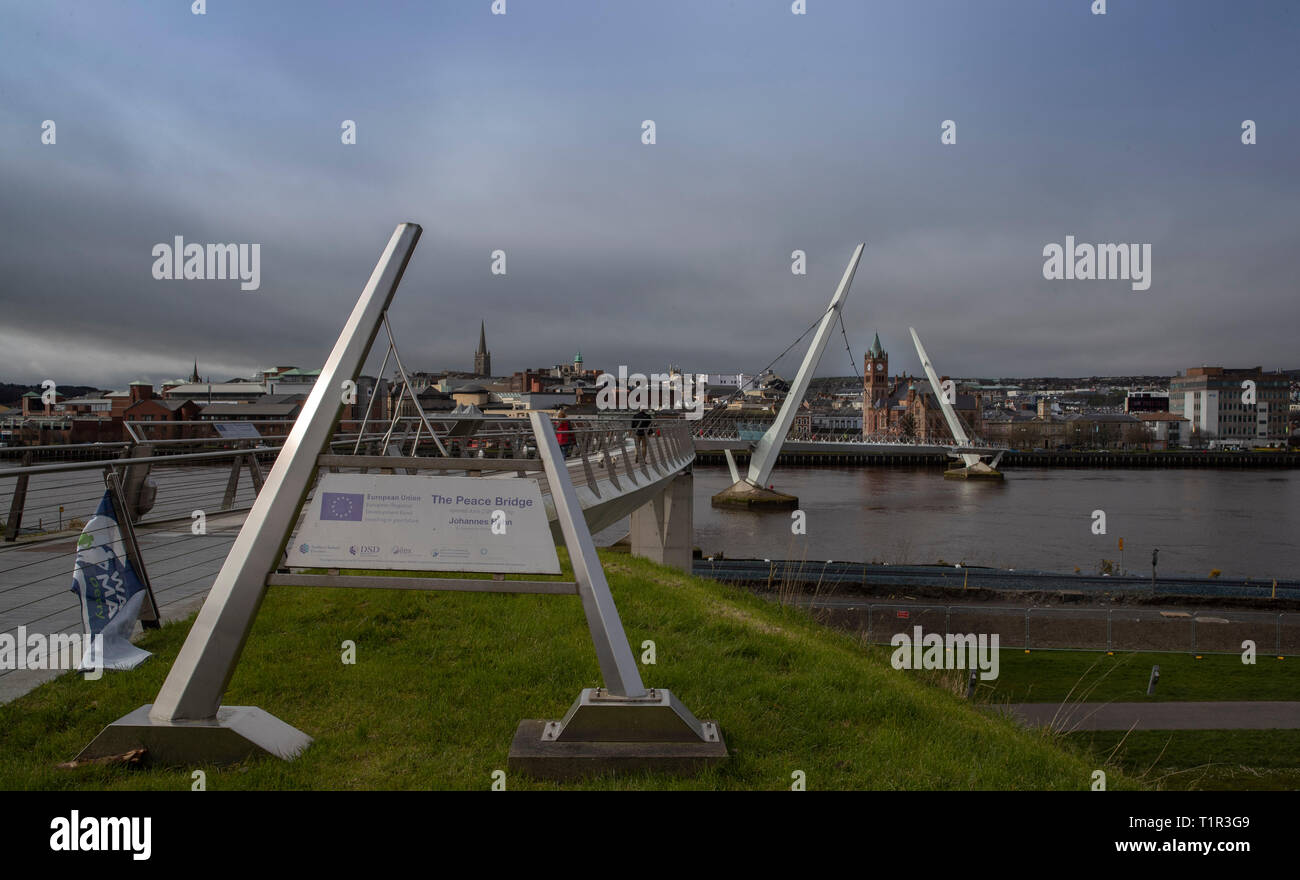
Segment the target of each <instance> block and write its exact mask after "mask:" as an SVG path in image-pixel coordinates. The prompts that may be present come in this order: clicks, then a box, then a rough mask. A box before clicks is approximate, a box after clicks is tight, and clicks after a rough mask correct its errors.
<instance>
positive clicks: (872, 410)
mask: <svg viewBox="0 0 1300 880" xmlns="http://www.w3.org/2000/svg"><path fill="white" fill-rule="evenodd" d="M863 366H864V370H863V376H862V434H863V436H864V437H872V436H876V437H881V436H886V437H906V438H915V439H916V440H919V441H920V442H922V443H948V442H951V441H952V439H953V437H952V432H951V431H949V430H948V422H947V420H946V419H945V418H944V415H943V408H942V407H941V406H940V404H939V400H938V398H936V397H935V395H934V389H932V388H931V387H930V383H929V381H928V380H926V379H918V378H915V377H913V376H907V375H898V376H891V375H890V374H889V354H888V353H887V352H886V351H885V350H884V349H883V348H882V347H881V345H880V334H879V333H877V334H876V337H875V341H873V342H872V343H871V348H870V349H869V350H868V351H867V354H866V357H865V359H864V362H863ZM944 379H946V377H942V378H941V380H940V381H943V380H944ZM953 409H955V410H956V411H957V418H958V419H960V420H961V421H962V423H963V424H964V425H966V427H967V429H968V430H969V432H970V433H971V434H973V435H977V434H980V433H981V432H982V429H983V419H982V416H981V403H980V395H978V394H970V393H959V394H955V395H954V400H953Z"/></svg>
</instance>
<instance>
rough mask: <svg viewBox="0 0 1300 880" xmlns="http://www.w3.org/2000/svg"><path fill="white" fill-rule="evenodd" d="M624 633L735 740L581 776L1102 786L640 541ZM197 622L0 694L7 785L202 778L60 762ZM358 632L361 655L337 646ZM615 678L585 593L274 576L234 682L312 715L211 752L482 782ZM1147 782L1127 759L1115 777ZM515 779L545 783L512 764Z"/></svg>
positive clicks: (617, 784)
mask: <svg viewBox="0 0 1300 880" xmlns="http://www.w3.org/2000/svg"><path fill="white" fill-rule="evenodd" d="M603 558H604V561H605V566H606V571H607V572H608V574H609V577H610V581H611V585H612V587H613V590H614V594H615V597H616V599H617V601H618V605H619V610H620V612H621V614H622V617H623V621H624V625H625V627H626V629H627V633H628V637H629V640H630V641H631V642H632V645H633V647H634V649H635V650H636V652H637V653H638V655H639V654H640V647H639V646H640V645H641V642H642V641H643V640H645V639H653V640H654V641H655V643H656V646H657V652H658V663H657V665H654V666H649V667H643V674H644V678H645V680H646V683H647V684H649V685H651V686H657V687H666V688H670V689H672V690H673V691H674V693H676V694H678V695H679V696H680V697H681V698H682V700H683V701H684V702H685V703H686V705H687V706H688V707H690V708H691V709H692V710H693V711H694V712H695V713H696V715H698V716H699V717H701V718H707V719H716V720H717V721H719V722H720V724H721V726H722V730H723V735H724V736H725V737H726V739H727V743H728V746H729V748H730V749H731V753H732V757H731V759H730V761H728V762H727V764H726V766H724V767H723V768H721V769H715V770H711V771H709V772H707V773H705V774H703V775H700V776H697V777H692V778H682V779H678V778H672V777H665V776H656V775H647V776H641V777H633V778H617V779H598V780H593V781H589V782H587V783H584V784H582V785H581V786H569V787H586V788H709V789H711V788H725V789H785V788H788V787H789V786H790V782H791V773H792V772H793V771H795V770H802V771H804V772H805V773H806V774H807V785H808V788H809V789H840V788H844V789H972V788H980V789H1074V790H1086V789H1087V788H1088V787H1089V784H1090V780H1091V773H1092V771H1093V769H1095V764H1094V763H1093V762H1092V760H1091V759H1089V758H1087V757H1086V756H1085V752H1084V751H1083V749H1081V748H1075V747H1072V746H1064V747H1063V746H1061V745H1059V744H1058V742H1057V741H1056V740H1053V739H1051V738H1049V737H1047V736H1045V735H1043V734H1040V733H1034V732H1029V731H1024V730H1021V729H1019V728H1017V727H1016V726H1015V725H1014V724H1012V723H1011V722H1010V721H1007V720H1004V719H1002V718H995V717H990V716H988V715H985V714H983V713H980V712H978V711H976V710H974V709H972V708H971V707H970V706H969V705H968V704H967V703H965V702H964V701H962V700H961V699H959V698H958V697H956V696H955V695H954V694H952V693H950V692H949V691H947V690H945V689H944V688H943V687H936V686H934V684H932V683H928V682H927V681H926V680H923V679H921V678H918V677H916V676H917V675H918V674H917V673H909V672H901V671H896V670H894V669H892V668H890V666H889V664H888V656H889V654H888V650H887V649H884V648H878V647H872V648H864V647H861V646H860V645H859V644H858V643H857V642H856V641H855V640H854V639H853V638H851V637H849V636H846V635H843V634H840V633H836V632H832V631H829V630H826V629H824V628H821V627H819V626H818V625H816V624H815V623H813V622H812V621H811V620H810V619H809V618H807V617H806V616H805V615H804V614H802V613H801V612H796V611H788V610H783V609H781V608H779V607H776V606H773V605H770V604H768V603H766V602H764V601H763V600H761V599H757V598H754V597H752V596H749V595H747V594H745V593H743V592H741V591H739V590H736V589H734V588H730V587H725V586H722V585H719V584H717V583H714V582H711V581H706V580H702V579H695V578H689V577H686V576H683V575H680V574H677V573H675V572H671V571H669V570H668V569H664V568H661V567H658V566H654V565H652V564H651V563H648V562H645V561H643V560H638V559H631V558H629V557H627V556H620V555H617V554H607V555H606V554H603ZM188 629H189V625H188V623H183V624H178V625H173V626H168V627H164V628H163V629H162V630H161V631H159V632H155V633H151V634H149V635H147V636H146V637H145V638H144V640H143V641H142V644H143V645H144V646H145V647H147V648H148V649H149V650H151V651H154V652H155V653H156V654H157V656H156V657H155V658H153V659H151V660H149V661H148V662H146V663H145V664H144V665H143V666H141V667H140V668H139V669H137V670H135V671H133V672H130V673H116V674H114V673H111V672H110V673H108V674H106V675H105V678H104V679H103V680H101V681H99V682H87V681H83V680H82V679H80V678H79V677H77V676H73V675H65V676H63V677H62V678H60V679H58V680H57V681H54V682H51V683H50V684H47V685H45V686H43V687H41V688H40V689H38V690H37V691H35V692H33V693H32V694H29V695H28V696H26V697H24V698H22V699H20V700H18V701H16V702H15V703H12V704H9V705H7V706H2V707H0V730H3V731H4V734H3V743H4V746H5V747H4V748H3V749H2V750H0V788H5V789H15V788H37V787H39V788H154V789H172V790H176V789H186V788H189V786H190V773H191V771H192V770H193V769H195V768H191V767H186V768H172V769H167V768H153V769H147V770H128V769H124V768H105V767H85V768H79V769H77V770H72V771H66V770H57V769H55V768H54V764H56V763H57V762H59V761H66V760H68V759H70V758H72V757H73V756H74V755H75V754H76V753H77V752H78V751H79V749H80V748H81V747H82V746H83V745H84V744H86V743H87V742H89V741H90V740H91V739H92V738H93V737H94V735H95V734H96V733H97V732H98V731H99V730H100V729H101V728H102V726H103V725H105V724H107V723H108V722H110V721H112V720H114V719H116V718H118V717H120V716H121V715H123V714H125V713H126V712H128V711H130V710H132V709H134V708H136V707H137V706H139V705H141V704H143V703H146V702H150V701H152V699H153V697H154V695H155V694H156V692H157V689H158V686H159V685H160V684H161V682H162V679H163V677H164V675H165V673H166V671H167V668H168V667H169V665H170V663H171V660H172V659H173V658H174V656H175V654H176V652H177V650H178V649H179V647H180V644H181V642H182V641H183V639H184V636H185V633H186V632H187V631H188ZM345 639H351V640H353V641H355V642H356V646H357V663H356V665H354V666H345V665H343V664H342V663H341V662H340V644H341V643H342V642H343V641H344V640H345ZM599 683H600V681H599V675H598V669H597V665H596V661H595V657H594V652H593V650H592V647H591V643H590V639H589V636H588V633H587V630H586V624H585V620H584V618H583V615H582V610H581V605H580V603H579V602H578V601H577V600H576V598H572V597H555V596H499V595H470V594H417V593H410V592H399V591H365V592H363V591H359V590H315V589H293V588H277V589H275V590H272V591H271V592H270V593H269V594H268V596H267V599H266V601H265V602H264V604H263V606H262V610H261V613H260V615H259V617H258V620H257V623H256V626H255V627H254V630H253V633H252V635H251V637H250V639H249V642H248V645H247V648H246V650H245V652H244V656H243V660H242V662H241V664H240V666H239V669H238V671H237V672H236V674H235V677H234V680H233V681H232V683H231V686H230V689H229V691H228V693H227V695H226V703H228V704H230V705H255V706H260V707H261V708H263V709H266V710H267V711H269V712H271V713H273V714H275V715H276V716H278V717H280V718H281V719H283V720H285V721H287V722H289V723H290V724H293V725H295V726H296V727H299V728H300V729H302V730H304V731H306V732H307V733H309V734H310V735H311V736H313V737H315V740H316V741H315V743H314V744H313V745H312V747H311V748H310V749H308V750H307V751H306V752H305V753H304V754H303V755H302V756H301V757H300V758H299V759H298V760H296V761H294V762H289V763H286V762H281V761H275V760H255V761H250V762H249V763H248V764H247V765H245V766H241V767H236V768H224V769H218V768H212V767H208V768H204V769H206V770H207V774H208V778H207V785H208V788H209V790H220V789H235V788H247V789H277V788H325V789H370V788H374V789H389V788H412V789H429V788H436V789H442V788H455V789H480V790H481V789H486V788H488V787H489V785H490V783H491V774H492V771H494V770H496V769H505V767H506V752H507V750H508V748H509V744H510V740H511V738H512V737H513V734H514V730H515V727H516V725H517V724H518V722H519V721H520V720H521V719H523V718H559V717H561V716H562V715H563V713H564V712H565V710H566V709H567V708H568V706H569V704H570V703H571V702H572V701H573V699H574V698H575V697H576V696H577V694H578V691H579V690H580V689H581V688H582V687H584V686H595V685H598V684H599ZM1126 784H1127V785H1128V786H1133V785H1134V784H1135V783H1133V782H1132V781H1131V780H1126V779H1125V777H1124V776H1123V775H1121V774H1115V773H1112V775H1111V777H1110V780H1109V786H1110V787H1111V788H1118V787H1123V786H1124V785H1126ZM508 785H509V787H510V788H514V789H522V788H546V787H555V786H553V785H549V784H546V785H544V784H539V783H533V782H530V781H529V780H527V779H524V778H522V777H518V776H511V777H510V778H509V782H508Z"/></svg>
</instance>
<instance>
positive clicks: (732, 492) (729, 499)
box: [713, 480, 799, 510]
mask: <svg viewBox="0 0 1300 880" xmlns="http://www.w3.org/2000/svg"><path fill="white" fill-rule="evenodd" d="M713 506H714V507H733V508H739V509H741V510H794V509H795V508H796V507H798V506H799V499H798V497H796V496H794V495H786V494H785V493H784V492H777V491H776V490H775V489H764V488H763V487H762V486H755V485H754V484H753V483H750V482H748V481H746V480H741V481H740V482H738V483H736V484H735V485H733V486H730V487H728V488H726V489H723V490H722V491H721V492H719V493H718V494H717V495H714V496H713Z"/></svg>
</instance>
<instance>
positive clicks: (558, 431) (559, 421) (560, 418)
mask: <svg viewBox="0 0 1300 880" xmlns="http://www.w3.org/2000/svg"><path fill="white" fill-rule="evenodd" d="M555 440H556V442H557V443H559V444H560V452H561V453H562V454H563V455H564V457H565V458H568V457H569V450H570V449H572V448H573V425H572V423H570V422H569V419H568V410H566V409H565V408H564V407H560V408H559V409H557V410H556V411H555Z"/></svg>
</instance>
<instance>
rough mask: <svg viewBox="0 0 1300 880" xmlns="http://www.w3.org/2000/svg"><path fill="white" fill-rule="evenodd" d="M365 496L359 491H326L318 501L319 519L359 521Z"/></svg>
mask: <svg viewBox="0 0 1300 880" xmlns="http://www.w3.org/2000/svg"><path fill="white" fill-rule="evenodd" d="M364 502H365V498H364V496H362V495H361V494H360V493H352V492H326V493H324V495H323V497H322V498H321V502H320V518H321V520H322V521H323V520H327V519H333V520H345V521H348V522H361V511H362V508H363V507H364V506H365V504H364Z"/></svg>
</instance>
